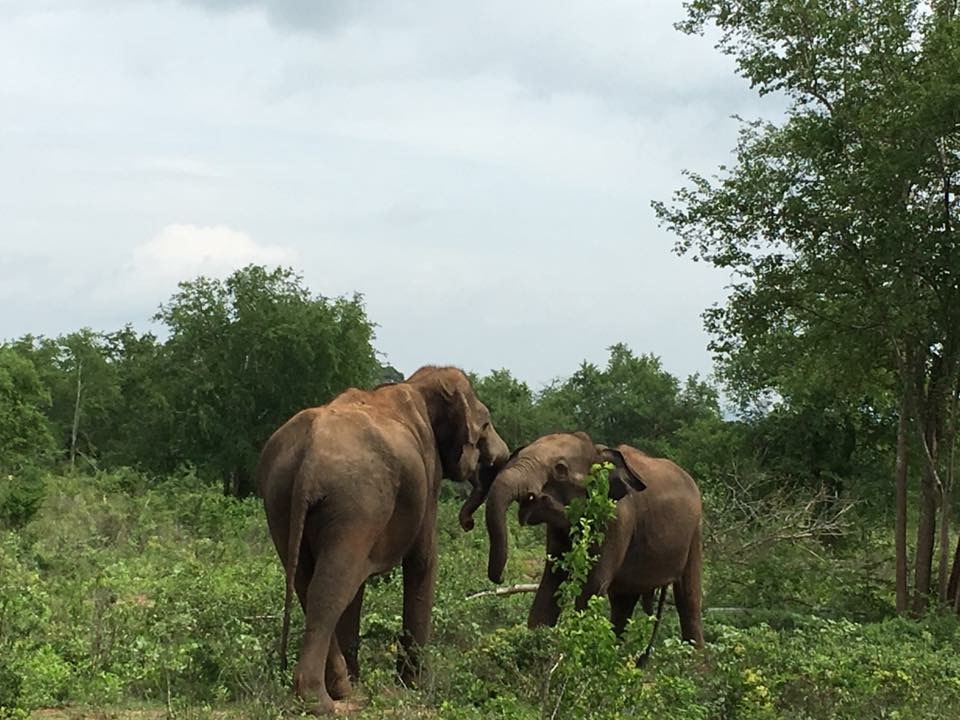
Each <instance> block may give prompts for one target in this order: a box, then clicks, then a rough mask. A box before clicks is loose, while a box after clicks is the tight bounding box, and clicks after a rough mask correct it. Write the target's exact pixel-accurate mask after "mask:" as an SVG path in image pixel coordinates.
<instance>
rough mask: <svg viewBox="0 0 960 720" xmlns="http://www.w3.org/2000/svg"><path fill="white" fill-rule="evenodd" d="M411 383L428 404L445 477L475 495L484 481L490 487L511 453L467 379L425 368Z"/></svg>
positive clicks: (457, 372)
mask: <svg viewBox="0 0 960 720" xmlns="http://www.w3.org/2000/svg"><path fill="white" fill-rule="evenodd" d="M408 382H409V383H410V384H411V385H413V386H414V387H416V388H418V389H419V390H420V392H421V393H422V394H423V397H424V400H425V401H426V404H427V412H428V413H429V415H430V424H431V426H432V428H433V432H434V435H435V437H436V440H437V450H438V452H439V454H440V462H441V464H442V465H443V474H444V477H447V478H450V479H451V480H454V481H457V482H470V483H471V484H472V485H473V488H474V492H477V489H478V488H480V487H482V485H483V481H484V479H485V478H486V481H487V483H488V484H489V482H490V481H491V480H490V478H491V477H492V475H495V474H496V471H497V470H499V469H500V468H501V467H502V466H503V464H504V463H505V462H506V461H507V457H508V456H509V454H510V451H509V449H508V448H507V444H506V443H505V442H504V441H503V440H502V439H501V437H500V435H498V434H497V430H496V428H495V427H494V426H493V422H492V421H491V419H490V411H489V410H488V409H487V406H486V405H484V404H483V403H482V402H480V400H478V399H477V396H476V395H475V394H474V392H473V387H472V386H471V385H470V380H469V379H468V378H467V376H466V375H465V374H464V373H463V371H462V370H459V369H457V368H451V367H444V368H438V367H424V368H420V369H419V370H417V371H416V372H415V373H414V374H413V375H411V376H410V378H409V379H408Z"/></svg>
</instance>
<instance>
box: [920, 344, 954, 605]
mask: <svg viewBox="0 0 960 720" xmlns="http://www.w3.org/2000/svg"><path fill="white" fill-rule="evenodd" d="M949 366H950V364H949V362H946V361H945V358H944V356H943V354H942V353H941V354H934V355H933V362H932V366H931V368H930V375H929V379H928V380H927V383H926V392H925V393H924V392H923V387H922V384H921V385H919V386H918V392H917V395H916V397H917V398H918V400H919V402H918V407H917V413H916V417H917V418H918V420H920V422H919V423H918V426H919V433H918V435H919V440H920V450H921V453H922V456H923V460H924V462H923V472H922V474H921V476H920V477H921V479H920V522H919V525H918V527H917V555H916V568H915V574H914V595H913V612H914V614H916V615H919V614H921V613H923V612H924V611H925V610H926V609H927V605H928V604H929V600H930V591H931V577H932V572H933V550H934V545H935V540H936V534H937V500H938V498H939V497H940V495H941V493H942V488H943V486H942V483H941V480H940V472H939V457H940V438H941V436H942V434H943V420H944V415H945V413H946V409H947V403H948V398H949V396H950V393H951V390H952V388H953V384H952V383H950V382H949V377H950V374H949V372H948V368H949ZM921 367H922V366H921Z"/></svg>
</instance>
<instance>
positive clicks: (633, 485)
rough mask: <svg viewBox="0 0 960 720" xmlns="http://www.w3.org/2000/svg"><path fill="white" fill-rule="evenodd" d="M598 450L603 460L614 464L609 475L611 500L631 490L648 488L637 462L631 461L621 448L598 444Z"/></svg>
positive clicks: (618, 498) (623, 495) (621, 496)
mask: <svg viewBox="0 0 960 720" xmlns="http://www.w3.org/2000/svg"><path fill="white" fill-rule="evenodd" d="M597 450H598V451H599V453H600V459H601V460H602V461H604V462H609V463H612V464H613V470H611V471H610V475H609V476H608V479H609V481H610V491H609V495H610V499H611V500H620V499H621V498H623V497H625V496H626V495H627V493H629V492H630V491H631V490H633V491H634V492H640V491H641V490H646V488H647V484H646V483H645V482H644V481H643V477H642V475H641V474H640V470H639V468H638V467H637V464H636V463H631V462H630V461H629V460H628V458H627V456H626V455H624V454H623V453H622V452H621V451H620V450H619V449H617V448H610V447H606V446H604V445H598V446H597Z"/></svg>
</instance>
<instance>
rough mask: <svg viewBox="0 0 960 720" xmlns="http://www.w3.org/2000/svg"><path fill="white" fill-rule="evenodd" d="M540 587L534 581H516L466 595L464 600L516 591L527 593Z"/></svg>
mask: <svg viewBox="0 0 960 720" xmlns="http://www.w3.org/2000/svg"><path fill="white" fill-rule="evenodd" d="M538 587H540V586H539V585H537V584H535V583H518V584H516V585H507V586H506V587H498V588H494V589H493V590H483V591H481V592H478V593H474V594H473V595H467V597H466V598H464V599H465V600H473V599H474V598H478V597H487V596H492V595H496V596H500V595H515V594H516V593H528V592H536V591H537V588H538Z"/></svg>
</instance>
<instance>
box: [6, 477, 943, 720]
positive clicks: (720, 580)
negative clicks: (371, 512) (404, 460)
mask: <svg viewBox="0 0 960 720" xmlns="http://www.w3.org/2000/svg"><path fill="white" fill-rule="evenodd" d="M43 483H44V486H45V488H46V492H45V497H44V500H43V502H42V505H41V507H40V509H39V511H38V512H37V513H36V515H35V516H34V517H33V518H32V519H31V520H30V521H29V522H28V523H27V524H26V525H25V526H24V527H23V528H22V529H21V530H20V531H19V532H12V531H6V532H4V533H3V534H2V536H0V706H3V707H4V708H6V709H5V710H4V711H3V712H4V713H6V714H7V715H14V716H16V715H17V714H20V713H22V712H26V711H29V710H31V709H34V708H39V707H57V706H62V705H68V706H77V707H81V708H82V707H89V708H104V707H114V708H118V707H119V708H122V707H131V706H147V707H154V708H157V709H158V711H160V712H164V713H170V714H172V715H174V716H184V717H186V716H190V717H198V716H209V714H210V713H211V712H213V710H212V708H217V711H218V712H227V713H233V714H236V715H243V716H249V717H277V716H278V715H280V714H282V713H286V712H297V711H298V708H297V707H296V706H295V705H294V701H293V700H292V694H291V693H290V691H289V678H288V677H284V676H282V675H281V674H280V673H279V672H278V669H277V668H278V667H279V664H278V658H277V654H276V653H277V646H278V642H277V638H278V635H279V627H280V608H281V607H282V593H283V577H282V573H281V570H280V565H279V563H278V562H277V560H276V556H275V553H274V550H273V548H272V545H271V543H270V540H269V536H268V534H267V532H266V527H265V521H264V519H263V510H262V507H261V506H260V503H259V501H258V500H256V499H252V498H251V499H247V500H238V499H235V498H230V497H226V496H224V495H223V493H222V490H220V489H219V488H217V487H213V486H205V485H203V484H202V483H198V482H197V478H196V476H195V475H193V474H192V473H190V472H181V473H179V474H177V475H174V476H171V477H169V478H167V479H164V480H163V481H152V480H149V479H148V478H147V477H145V476H143V475H141V474H139V473H137V472H133V471H116V472H111V473H100V474H96V475H80V474H77V475H47V476H46V477H44V478H43ZM454 490H455V489H454V488H453V486H450V487H448V488H446V489H445V498H444V500H443V501H442V502H441V508H440V527H439V530H440V533H439V534H440V572H439V578H438V587H437V590H438V593H437V603H436V607H435V611H434V639H433V643H432V645H431V647H430V651H429V653H428V662H427V669H426V672H425V676H424V678H423V682H422V684H421V687H420V688H418V689H416V690H414V689H406V688H402V687H400V686H399V685H398V684H397V680H396V677H395V675H394V667H395V660H394V657H395V650H396V646H395V640H396V636H397V634H398V633H399V630H400V605H401V597H402V588H401V583H400V575H399V573H393V574H391V575H388V576H385V577H380V578H376V579H374V580H372V581H371V582H370V584H369V587H368V590H367V594H366V598H365V607H364V616H363V625H362V637H363V640H362V648H361V663H362V666H363V669H364V678H363V681H362V683H361V685H360V688H359V693H360V700H359V705H360V709H359V710H358V716H360V717H381V716H383V715H384V714H387V713H389V714H391V715H392V716H395V717H424V716H439V717H451V718H486V717H528V718H540V717H551V716H553V717H557V718H582V717H595V718H615V717H639V718H645V717H649V718H655V717H663V716H664V715H665V714H666V715H670V716H674V717H684V718H781V717H787V718H846V717H850V718H853V717H858V718H860V717H900V718H941V717H945V715H944V709H945V708H950V707H954V708H955V707H960V652H958V650H960V624H958V623H957V621H956V620H955V619H954V618H952V617H940V616H930V617H928V618H926V619H924V620H921V621H913V620H905V619H900V618H895V617H893V598H892V593H891V592H890V590H889V587H886V588H878V587H876V586H874V585H872V584H871V580H870V578H871V577H872V575H871V573H872V572H876V569H875V568H874V569H871V567H870V560H869V558H871V557H872V555H871V554H872V553H875V554H876V556H873V559H875V557H880V558H882V559H883V560H884V561H885V562H886V563H888V564H889V563H890V562H892V560H891V558H890V557H889V550H888V549H887V548H885V547H883V546H882V545H880V544H877V543H875V542H872V541H871V540H870V539H869V538H866V539H865V538H860V537H849V538H844V539H843V540H842V541H840V542H838V543H836V544H835V546H833V547H829V546H825V545H823V544H821V543H819V542H817V541H814V540H769V538H765V537H764V530H763V529H762V528H759V529H757V530H756V531H754V532H748V533H747V534H746V535H745V536H743V537H740V538H738V541H737V542H739V543H744V544H749V543H751V542H753V541H757V542H765V543H767V544H766V546H765V548H764V551H763V552H762V553H761V554H757V556H756V557H753V558H744V557H738V556H732V555H731V554H730V548H729V545H728V543H729V542H730V541H729V540H719V539H718V538H722V537H723V534H724V532H725V530H727V529H730V530H732V529H733V528H737V527H739V525H738V523H739V520H738V519H737V518H736V517H735V515H734V514H732V513H731V512H730V511H728V510H725V509H723V508H722V507H720V508H717V509H716V510H715V511H714V512H713V513H712V514H711V525H712V527H713V533H712V536H713V538H715V539H714V540H708V543H707V563H706V569H707V575H706V604H707V607H708V608H711V610H709V611H708V613H707V615H706V623H705V631H706V636H707V643H708V645H707V649H706V650H705V651H703V652H701V653H698V652H696V651H693V650H692V649H691V648H689V647H687V646H683V645H682V644H681V643H680V642H679V640H678V639H677V638H679V630H678V627H677V622H676V619H675V614H673V613H672V612H671V611H670V610H669V608H668V612H667V613H666V616H665V627H664V628H662V629H661V634H660V640H659V642H658V644H657V646H656V648H655V651H654V654H653V659H652V660H651V662H650V663H649V664H648V665H647V666H646V667H644V668H637V667H636V666H635V665H634V664H633V658H634V657H635V656H636V655H637V653H638V652H640V651H641V650H642V649H643V647H644V646H645V644H646V642H647V639H648V638H649V633H650V629H651V621H650V620H649V619H648V618H646V617H644V616H643V614H642V612H638V613H637V617H635V619H634V621H633V623H632V625H631V626H630V627H629V628H628V632H627V633H626V636H625V639H624V641H623V642H622V643H619V642H617V640H616V639H615V638H614V636H613V633H612V631H611V629H610V627H609V624H608V622H607V621H606V619H605V617H606V609H605V607H604V604H605V603H604V601H603V600H602V599H598V600H596V601H595V602H594V604H593V605H592V606H591V608H590V609H588V610H587V612H585V613H584V614H582V615H578V614H576V613H573V612H565V613H564V615H563V616H562V622H561V624H560V625H559V626H558V628H556V629H553V630H548V629H539V630H537V631H529V630H527V629H526V627H525V620H526V613H527V610H528V608H529V603H530V601H531V599H532V597H531V596H530V595H527V594H516V595H511V596H506V597H494V596H481V597H475V598H469V596H470V595H472V594H474V593H476V592H478V591H482V590H485V589H487V587H488V583H487V581H486V579H485V576H484V572H483V569H484V567H485V560H486V551H487V546H486V538H485V536H484V534H483V533H482V532H480V531H474V532H472V533H469V534H468V533H464V532H462V531H461V530H460V528H459V525H458V524H457V519H456V514H457V510H458V500H457V498H456V497H454V495H455V492H454ZM510 532H511V534H512V536H513V537H512V538H511V540H512V546H513V547H515V548H516V551H515V552H513V553H512V554H511V556H510V560H509V565H508V568H507V577H508V578H509V579H511V580H512V581H516V582H524V581H531V580H534V579H536V578H537V577H538V575H539V572H540V568H541V566H542V562H543V558H542V552H543V550H542V548H543V544H542V543H543V540H542V537H540V535H539V532H538V529H537V528H521V527H519V526H517V525H515V524H513V525H511V528H510ZM868 548H870V549H868ZM881 574H882V573H881ZM294 622H295V623H300V622H302V619H301V617H300V616H299V613H297V614H295V620H294ZM299 629H300V628H299V627H295V628H294V632H293V637H294V638H299ZM295 652H296V647H293V648H291V660H292V659H293V656H294V654H295ZM554 713H555V714H554Z"/></svg>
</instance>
